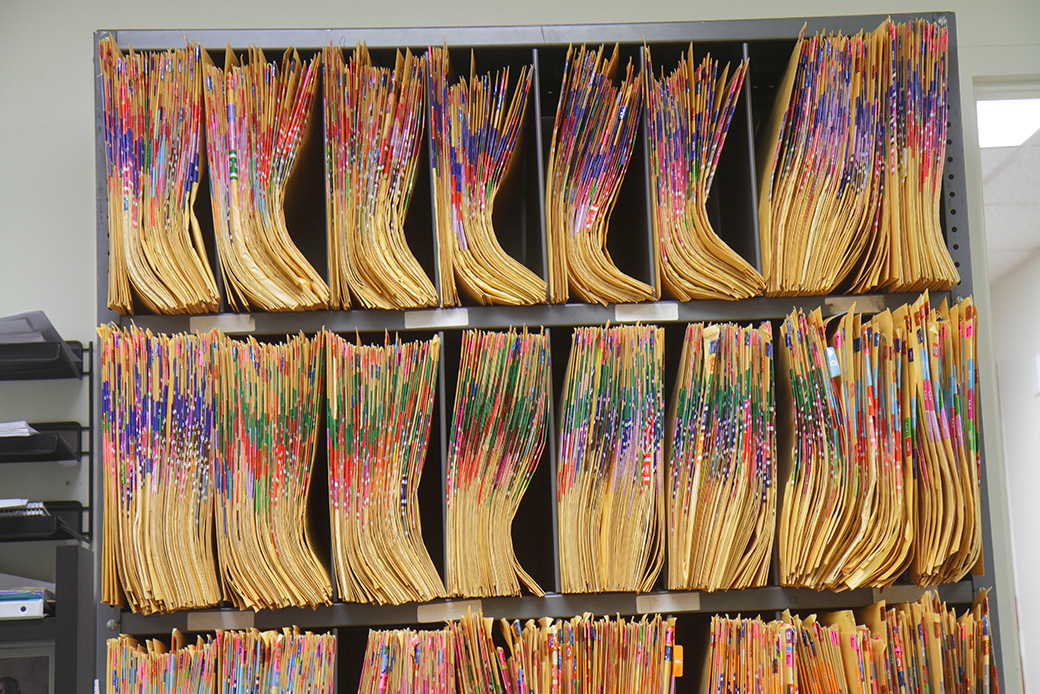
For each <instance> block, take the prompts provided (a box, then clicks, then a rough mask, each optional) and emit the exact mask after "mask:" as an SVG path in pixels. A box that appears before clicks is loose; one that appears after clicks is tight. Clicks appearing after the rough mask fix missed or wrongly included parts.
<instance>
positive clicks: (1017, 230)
mask: <svg viewBox="0 0 1040 694" xmlns="http://www.w3.org/2000/svg"><path fill="white" fill-rule="evenodd" d="M982 195H983V199H984V203H985V215H986V247H987V255H988V256H989V277H990V281H991V282H995V281H998V280H999V279H1000V278H1001V277H1003V276H1005V275H1007V274H1008V273H1010V272H1013V271H1014V270H1015V268H1017V267H1018V266H1019V265H1021V264H1022V263H1024V262H1025V261H1026V259H1027V258H1029V256H1031V255H1032V254H1033V253H1036V252H1038V251H1040V132H1036V133H1034V134H1033V135H1032V136H1031V137H1030V138H1029V139H1028V140H1026V141H1025V142H1024V143H1022V144H1021V145H1019V146H1018V147H986V148H983V149H982Z"/></svg>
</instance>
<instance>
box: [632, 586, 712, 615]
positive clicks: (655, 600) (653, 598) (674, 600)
mask: <svg viewBox="0 0 1040 694" xmlns="http://www.w3.org/2000/svg"><path fill="white" fill-rule="evenodd" d="M700 609H701V594H700V593H698V592H696V591H693V592H689V593H670V594H668V595H637V596H636V612H640V613H643V612H697V611H699V610H700Z"/></svg>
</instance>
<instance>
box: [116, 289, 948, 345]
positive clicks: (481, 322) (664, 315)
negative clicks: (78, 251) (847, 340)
mask: <svg viewBox="0 0 1040 694" xmlns="http://www.w3.org/2000/svg"><path fill="white" fill-rule="evenodd" d="M937 296H942V294H941V293H939V294H937ZM917 297H918V295H917V294H863V295H859V296H845V295H835V296H819V297H758V298H754V299H744V300H742V301H688V302H676V301H655V302H648V303H642V304H610V305H607V306H600V305H597V304H561V305H541V306H465V307H461V308H433V309H417V310H412V311H383V310H378V309H373V310H365V309H354V310H350V311H305V312H300V313H223V314H212V315H205V316H191V317H189V316H159V315H137V316H120V317H119V318H118V324H119V325H120V326H122V327H129V326H131V325H136V326H138V327H139V328H141V329H145V330H152V331H156V332H186V331H193V332H207V331H209V330H211V329H213V328H218V329H220V330H222V331H224V332H226V333H229V334H236V333H239V334H240V333H255V334H257V335H284V334H289V333H294V332H300V331H303V332H305V333H315V332H318V331H320V330H321V329H322V328H325V329H328V330H331V331H333V332H353V331H355V330H357V331H361V332H382V331H384V330H390V331H409V330H443V329H466V328H474V329H505V328H509V327H519V326H528V327H532V328H537V327H539V326H545V327H559V326H564V327H566V326H573V325H602V324H605V323H634V322H637V321H638V322H642V323H675V322H694V321H738V322H740V321H758V320H776V319H780V318H783V317H784V316H787V315H788V314H790V313H791V311H792V310H794V309H796V308H801V309H802V310H804V311H812V310H815V309H820V310H821V311H822V312H823V314H824V315H827V316H830V315H835V314H838V313H842V312H845V311H848V310H849V309H850V308H851V307H852V305H853V304H855V305H856V308H857V310H859V311H863V312H867V313H872V312H878V311H883V310H885V309H895V308H897V307H899V306H902V305H903V304H907V303H912V302H913V301H914V300H915V299H916V298H917Z"/></svg>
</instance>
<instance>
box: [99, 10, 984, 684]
mask: <svg viewBox="0 0 1040 694" xmlns="http://www.w3.org/2000/svg"><path fill="white" fill-rule="evenodd" d="M886 18H887V16H885V15H866V16H855V17H813V18H806V19H801V18H798V19H794V18H792V19H769V20H736V21H698V22H675V23H643V24H619V25H545V26H515V27H454V28H402V29H349V28H343V29H284V30H283V29H275V30H264V29H257V30H219V29H214V30H186V31H173V30H118V31H98V32H96V33H95V36H94V45H95V57H94V64H95V102H96V106H95V110H96V116H95V117H96V129H95V132H96V143H97V146H96V169H97V186H96V187H97V310H98V322H99V323H107V322H115V323H117V324H119V325H123V326H127V325H130V324H131V323H134V324H136V325H138V326H140V327H143V328H150V329H152V330H154V331H160V332H177V331H186V330H192V329H206V328H208V327H210V326H212V325H213V324H214V321H213V318H212V317H206V318H195V319H193V318H189V317H186V316H150V315H140V316H133V317H129V316H118V315H116V314H115V313H114V312H112V311H110V310H109V309H108V308H107V289H108V286H107V277H108V257H107V256H108V220H107V202H106V195H107V190H106V182H105V181H106V161H105V141H104V132H103V114H101V112H100V109H101V100H100V89H101V87H100V78H99V77H98V73H99V72H100V68H99V63H98V57H97V46H98V43H99V42H100V41H101V40H102V39H103V38H105V37H107V36H112V37H113V38H114V39H115V40H116V42H117V43H118V45H119V46H120V47H121V48H123V49H126V48H128V47H130V46H133V47H134V48H135V49H137V50H152V49H168V48H177V47H182V46H184V44H185V41H186V40H188V41H194V42H197V43H199V44H200V45H202V46H203V47H205V48H207V49H212V50H220V49H223V48H224V47H225V46H226V45H228V44H229V43H230V44H231V45H232V47H234V48H245V47H247V46H250V45H258V46H261V47H263V48H265V49H282V48H287V47H290V46H293V47H296V48H299V49H307V50H316V49H320V48H321V47H323V46H327V45H329V44H334V45H340V46H344V47H353V46H354V45H355V44H356V43H357V42H359V41H364V42H366V43H367V44H368V46H369V48H371V49H377V48H396V47H412V48H416V49H422V48H424V47H426V46H429V45H441V44H444V43H446V44H447V45H448V46H449V47H452V46H459V47H462V46H464V47H467V48H469V47H473V48H476V49H478V50H479V49H481V48H487V49H493V48H505V47H513V48H529V49H532V55H533V63H534V64H535V66H536V69H535V77H534V79H535V84H536V85H537V84H538V80H539V75H538V70H537V65H538V64H539V49H542V48H549V47H554V46H566V45H567V44H570V43H588V44H598V43H613V42H620V43H624V44H628V45H639V44H641V43H643V42H644V41H645V42H646V43H649V44H651V45H652V44H654V43H664V42H667V43H677V42H681V43H686V42H690V41H693V42H695V43H696V42H701V41H704V42H727V43H730V44H740V45H741V51H742V54H743V55H744V56H747V55H748V49H749V42H756V41H770V40H783V41H789V40H794V39H796V38H797V37H798V36H799V34H800V33H801V32H803V31H804V32H805V33H806V34H807V35H808V34H813V33H816V32H820V31H841V32H844V33H846V34H853V33H856V32H859V31H861V30H868V31H869V30H871V29H873V28H874V27H876V26H877V25H878V24H880V23H881V22H882V21H884V20H885V19H886ZM891 18H892V19H893V20H894V21H907V20H910V19H925V20H930V21H938V22H940V23H941V22H947V23H948V25H949V28H950V61H949V80H948V90H949V91H948V95H949V98H948V101H949V119H950V124H949V136H948V137H949V143H948V145H947V156H948V160H947V162H946V167H945V174H946V180H944V181H943V184H944V187H943V216H944V220H945V230H946V239H947V245H948V247H949V249H950V253H951V256H952V257H953V259H954V261H955V262H956V263H957V266H958V268H959V270H960V272H961V275H962V280H961V283H960V284H959V285H958V286H957V287H955V288H954V289H953V290H952V291H951V292H950V297H951V298H953V299H959V298H962V297H966V296H968V295H970V294H971V293H972V275H971V258H970V253H969V241H968V218H967V214H966V210H965V209H962V205H964V204H966V203H967V194H966V190H965V173H964V169H965V167H964V148H963V141H962V138H963V133H962V129H961V117H960V116H961V114H960V106H961V98H960V96H961V95H960V82H959V71H958V65H957V32H956V24H955V21H954V16H953V14H952V13H945V12H936V13H920V14H901V15H893V16H892V17H891ZM754 69H755V66H754V64H753V63H752V64H751V67H750V70H751V71H752V72H753V71H754ZM744 95H745V97H746V98H745V99H744V105H743V107H742V109H743V110H742V111H738V113H739V114H743V115H740V116H737V117H735V118H734V120H733V125H732V126H731V130H732V129H734V128H737V127H744V128H745V130H746V134H747V137H748V138H751V139H752V141H751V142H750V145H751V146H750V152H751V157H750V160H749V161H748V163H747V165H748V167H749V173H750V175H751V177H752V185H751V193H750V196H751V204H752V205H753V206H754V207H755V208H757V205H756V202H757V201H756V196H757V189H756V188H757V181H756V179H757V177H756V176H755V165H756V162H755V157H754V142H753V136H754V133H753V132H751V130H752V94H751V88H750V79H749V80H748V81H747V82H745V87H744ZM539 100H540V92H539V90H538V89H537V87H536V90H535V99H534V106H535V108H536V109H539V106H540V101H539ZM538 113H540V109H539V110H536V118H535V121H536V124H538V125H537V132H538V134H539V139H540V138H541V137H548V136H551V133H548V134H545V133H541V130H542V128H541V126H540V124H539V123H538V122H539V119H538V118H537V114H538ZM741 120H743V122H741ZM427 133H429V129H427ZM734 136H735V135H733V134H732V133H731V137H734ZM427 142H428V146H429V137H428V136H427ZM644 166H645V165H644ZM646 168H648V167H646ZM539 169H540V170H539V171H538V181H537V183H538V185H539V188H540V191H544V162H542V161H541V152H540V151H539ZM648 185H649V184H647V187H648ZM540 194H541V193H540ZM647 196H648V197H649V189H647ZM540 201H541V202H542V210H543V211H542V215H543V216H542V219H541V231H542V243H543V252H542V258H543V264H544V260H545V257H546V254H545V250H544V243H545V241H544V238H545V223H544V199H543V198H540ZM431 205H432V200H431ZM433 224H434V225H435V224H436V215H435V214H434V215H433ZM647 224H648V225H649V224H650V220H649V219H648V220H647ZM755 225H756V226H755V230H754V232H755V233H754V255H755V259H754V260H755V261H757V260H758V255H759V249H758V233H757V215H756V216H755ZM432 231H433V233H434V234H435V229H433V230H432ZM646 237H647V238H648V239H649V237H650V234H649V233H647V234H646ZM434 238H435V239H436V236H434ZM434 246H435V248H436V243H435V244H434ZM650 257H651V258H652V257H653V254H652V252H651V253H650ZM651 262H652V261H651ZM435 265H436V264H435ZM435 272H439V266H437V267H436V268H435ZM651 272H653V268H652V266H651ZM544 273H545V270H544V268H543V276H545V275H544ZM439 279H440V278H439V277H436V276H435V280H436V283H437V285H438V286H439ZM915 298H916V295H909V294H875V295H866V296H864V295H859V296H830V297H810V298H764V297H763V298H756V299H750V300H746V301H739V302H727V301H691V302H688V303H676V302H669V301H661V302H656V303H651V304H644V305H639V306H640V307H641V308H635V309H633V308H625V309H624V310H622V311H621V312H619V311H618V309H617V308H616V307H614V306H597V305H586V304H568V305H559V306H531V307H521V308H508V307H497V306H467V307H465V308H464V309H461V310H460V309H432V310H426V311H371V310H351V311H314V312H303V313H294V314H284V313H252V314H246V315H244V316H236V317H231V316H218V317H217V318H216V324H218V325H219V324H220V323H221V322H222V321H224V322H226V321H228V320H229V319H231V320H234V321H236V322H235V325H230V324H228V325H225V327H227V328H229V331H234V330H236V329H241V328H240V327H235V326H240V325H241V324H242V321H243V320H244V321H245V322H246V323H248V324H249V326H248V330H249V331H250V332H255V333H256V334H267V335H274V334H285V333H291V332H299V331H304V332H316V331H318V330H321V329H322V328H327V329H329V330H333V331H337V332H353V331H355V330H357V331H361V332H369V331H370V332H382V331H383V330H393V331H408V330H426V331H430V330H440V331H442V334H443V331H457V330H461V329H468V328H505V327H509V326H519V325H529V326H552V327H557V326H558V327H570V326H577V325H589V324H603V323H607V322H618V321H619V320H620V321H625V320H642V321H643V322H654V323H670V322H678V323H684V322H690V321H706V320H729V321H741V322H746V321H752V320H765V319H779V318H782V317H784V316H786V315H787V314H788V313H790V311H791V310H792V309H793V308H795V307H801V308H803V309H805V310H810V309H815V308H820V309H821V310H822V311H823V313H824V314H825V315H833V314H836V313H839V312H841V311H844V310H847V309H848V308H849V306H850V305H851V304H852V303H853V302H856V304H857V306H858V307H859V308H860V309H861V310H864V311H868V312H870V311H879V310H883V309H884V308H894V307H896V306H899V305H901V304H904V303H907V302H909V301H912V300H913V299H915ZM555 356H556V358H557V359H565V358H566V355H565V354H562V355H561V354H558V355H555ZM446 368H451V367H449V366H446V365H445V363H444V359H443V357H442V360H441V364H440V366H439V369H440V386H439V391H440V392H439V394H438V398H439V400H438V402H439V406H440V411H441V418H440V419H441V421H440V423H439V426H440V434H441V438H440V451H439V452H440V454H441V459H442V466H441V470H440V471H439V472H440V475H441V480H442V484H443V481H444V475H445V473H446V469H445V468H446V460H445V458H446V453H447V445H448V442H447V439H448V434H449V431H450V423H449V422H450V417H451V414H450V412H449V411H448V407H449V406H450V403H451V402H452V399H453V397H454V394H452V393H446V392H445V390H446V388H445V387H444V383H445V369H446ZM95 397H97V393H95ZM95 437H96V438H95V444H94V445H95V446H100V432H97V431H95ZM548 444H549V445H548V446H547V447H546V448H547V451H549V459H550V470H552V471H555V463H556V453H555V441H550V442H548ZM92 448H94V447H93V446H92ZM434 454H435V453H434V452H431V455H434ZM102 467H103V466H101V465H98V466H96V468H97V469H96V471H95V484H98V485H100V484H101V483H102V480H101V474H102ZM983 469H984V474H983V479H982V485H983V489H982V508H983V531H984V538H985V540H984V554H985V562H986V565H987V567H988V569H989V571H990V574H989V575H987V576H982V577H971V578H968V579H965V580H964V581H962V582H961V583H958V584H953V585H947V586H941V587H940V588H939V591H940V595H941V596H942V597H943V598H944V599H946V600H948V601H951V602H954V603H967V602H970V600H971V598H972V596H973V595H974V593H975V591H976V590H978V589H980V588H991V587H993V585H994V581H993V578H992V571H993V567H994V560H993V554H992V542H991V539H990V533H991V524H990V510H989V503H988V499H989V496H988V478H987V475H986V474H985V465H983ZM553 480H554V483H553V493H555V475H553ZM99 488H100V487H99ZM553 507H555V504H553ZM101 515H102V514H101V513H98V514H95V516H94V532H95V537H96V538H97V541H98V543H99V544H98V545H97V547H98V556H100V543H101V542H102V541H103V538H102V532H101V524H102V519H101ZM442 518H443V512H442ZM552 528H553V533H554V542H556V541H557V540H556V532H557V519H556V517H555V513H554V514H553V518H552ZM555 555H556V552H555V548H554V574H555V581H556V586H555V588H556V589H557V590H558V588H559V566H558V556H555ZM97 565H98V569H97V574H96V581H97V583H98V585H100V562H97ZM773 580H775V573H774V574H773ZM919 594H920V593H919V589H916V588H914V587H912V586H897V587H895V588H894V589H886V590H884V591H878V590H872V589H861V590H857V591H849V592H845V593H826V592H824V593H819V592H815V591H809V590H803V589H789V588H782V587H778V586H775V585H771V586H770V587H766V588H757V589H752V590H745V591H729V592H723V593H716V594H708V593H703V594H688V593H667V592H664V593H651V594H649V595H648V596H640V597H636V596H634V595H631V594H596V595H561V594H559V593H550V594H549V595H547V596H546V597H545V598H536V597H530V596H528V597H522V598H496V599H484V600H482V601H481V604H482V607H483V609H484V611H485V613H486V614H488V615H491V616H496V617H499V616H501V617H516V618H526V617H536V616H571V615H574V614H579V613H582V612H586V611H588V612H595V613H600V614H610V613H620V614H637V613H639V612H642V611H647V610H644V609H643V608H645V607H646V606H648V605H656V606H657V607H656V608H655V609H654V610H653V611H659V610H660V611H669V612H672V613H677V612H735V611H744V612H768V611H774V610H783V609H787V608H794V609H834V608H843V607H844V608H851V607H860V606H864V605H867V604H870V603H871V602H874V601H875V600H877V599H879V598H886V599H889V600H905V599H915V598H916V596H917V595H919ZM691 596H694V597H691ZM641 598H653V599H655V600H657V602H654V601H653V600H651V601H649V602H647V601H641ZM990 601H991V610H992V615H993V626H992V628H991V634H992V638H993V646H994V657H995V659H996V660H995V662H996V663H997V670H998V673H1000V678H1001V686H1002V687H1003V685H1004V681H1003V668H1002V667H1001V648H1000V643H999V638H998V633H999V631H998V629H997V628H996V623H997V620H998V619H999V616H998V605H997V601H996V598H995V595H994V594H993V593H991V594H990ZM448 602H449V603H450V602H451V601H448ZM662 606H663V607H662ZM109 620H111V621H109ZM214 620H215V621H214ZM228 620H230V621H231V622H234V623H236V624H238V623H239V622H240V621H241V622H242V623H243V624H245V622H248V623H249V625H255V626H257V627H261V628H273V627H278V626H283V625H285V624H290V623H292V624H298V625H300V626H304V627H308V628H322V629H324V628H333V627H337V626H350V625H369V624H371V625H387V624H413V623H416V622H418V621H421V612H420V611H418V610H417V607H416V606H415V605H404V606H397V607H393V606H374V605H355V604H343V603H337V604H335V605H333V606H331V607H328V608H320V609H317V610H297V609H289V610H276V611H261V612H259V613H257V614H256V615H255V616H254V615H253V614H252V613H240V612H238V611H236V610H228V609H224V610H216V611H213V610H210V611H203V612H195V613H191V612H186V613H177V614H172V615H152V616H142V615H134V614H130V613H128V612H126V613H120V611H119V610H117V609H115V608H111V607H108V606H105V605H99V608H98V618H97V624H98V638H97V643H98V649H97V651H98V660H97V665H98V672H99V673H103V672H104V665H105V660H104V657H105V656H104V643H105V639H106V638H108V637H109V636H111V635H112V634H113V633H114V630H122V631H124V632H128V633H135V634H161V633H168V632H169V631H170V629H171V628H173V627H177V628H179V629H182V630H191V628H192V627H193V626H194V627H196V628H201V627H202V626H203V625H206V624H215V623H220V622H224V623H227V622H228ZM106 623H107V626H106ZM351 684H352V683H351Z"/></svg>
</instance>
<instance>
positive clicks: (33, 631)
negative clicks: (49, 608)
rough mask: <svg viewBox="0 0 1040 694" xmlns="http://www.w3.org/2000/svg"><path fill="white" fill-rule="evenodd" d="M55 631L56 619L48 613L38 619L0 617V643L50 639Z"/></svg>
mask: <svg viewBox="0 0 1040 694" xmlns="http://www.w3.org/2000/svg"><path fill="white" fill-rule="evenodd" d="M56 633H57V619H56V618H55V617H54V616H51V615H48V616H46V617H41V618H38V619H0V643H24V642H26V641H51V640H53V639H54V636H55V634H56Z"/></svg>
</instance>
